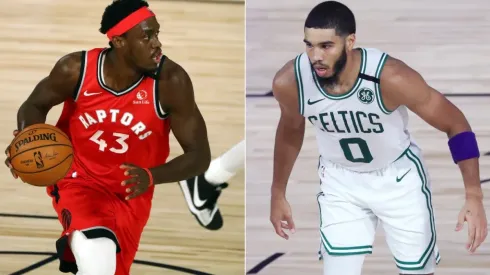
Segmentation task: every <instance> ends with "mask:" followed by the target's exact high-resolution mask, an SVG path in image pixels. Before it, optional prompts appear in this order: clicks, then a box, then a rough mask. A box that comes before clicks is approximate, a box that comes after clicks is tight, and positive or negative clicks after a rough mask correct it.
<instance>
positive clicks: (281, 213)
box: [270, 197, 295, 240]
mask: <svg viewBox="0 0 490 275" xmlns="http://www.w3.org/2000/svg"><path fill="white" fill-rule="evenodd" d="M270 220H271V223H272V225H273V226H274V229H275V230H276V234H277V235H279V236H281V237H282V238H284V239H286V240H288V239H289V236H288V235H287V234H286V232H284V230H283V229H289V230H290V231H291V233H293V234H294V232H295V227H294V222H293V215H292V213H291V207H290V206H289V203H288V201H287V200H286V198H285V197H280V198H276V197H272V198H271V217H270Z"/></svg>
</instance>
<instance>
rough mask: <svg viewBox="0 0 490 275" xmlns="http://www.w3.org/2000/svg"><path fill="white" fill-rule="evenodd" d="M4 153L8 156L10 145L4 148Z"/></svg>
mask: <svg viewBox="0 0 490 275" xmlns="http://www.w3.org/2000/svg"><path fill="white" fill-rule="evenodd" d="M5 155H6V156H7V157H8V158H10V145H9V146H7V148H6V149H5Z"/></svg>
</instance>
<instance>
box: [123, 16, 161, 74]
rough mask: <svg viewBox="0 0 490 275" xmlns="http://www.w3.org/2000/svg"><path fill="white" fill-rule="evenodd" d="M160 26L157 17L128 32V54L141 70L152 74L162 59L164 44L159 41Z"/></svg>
mask: <svg viewBox="0 0 490 275" xmlns="http://www.w3.org/2000/svg"><path fill="white" fill-rule="evenodd" d="M159 32H160V24H158V22H157V20H156V18H155V17H152V18H149V19H147V20H145V21H143V22H141V23H140V24H139V25H138V26H136V27H134V28H133V29H131V30H130V31H128V32H127V35H126V41H127V45H126V49H125V51H126V54H127V55H128V58H129V59H130V60H131V63H133V64H134V65H135V66H136V67H137V68H138V69H139V70H142V71H145V72H152V71H154V70H155V69H157V67H158V63H159V62H160V60H161V58H162V49H161V48H162V43H160V40H158V34H159Z"/></svg>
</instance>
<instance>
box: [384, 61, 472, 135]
mask: <svg viewBox="0 0 490 275" xmlns="http://www.w3.org/2000/svg"><path fill="white" fill-rule="evenodd" d="M381 90H382V91H385V93H384V95H386V96H387V97H388V100H390V101H391V102H396V104H397V105H405V106H407V108H408V109H410V110H411V111H412V112H414V113H415V114H416V115H418V116H419V117H420V118H421V119H423V120H424V121H425V122H427V123H428V124H430V125H431V126H433V127H434V128H436V129H438V130H440V131H443V132H446V133H450V132H452V131H454V130H456V131H457V128H465V127H467V121H466V119H465V117H464V115H463V114H462V112H461V111H460V110H459V109H458V108H457V107H456V106H455V105H454V104H453V103H452V102H450V101H449V100H448V99H447V98H446V97H445V96H444V95H443V94H442V93H440V92H439V91H437V90H436V89H434V88H432V87H431V86H429V85H428V84H427V82H426V81H425V80H424V79H423V77H422V76H421V75H420V74H419V73H418V72H416V71H415V70H413V69H411V68H410V67H408V66H407V65H405V64H404V63H402V62H401V61H399V60H391V61H388V62H387V63H386V66H385V70H384V71H383V74H382V76H381Z"/></svg>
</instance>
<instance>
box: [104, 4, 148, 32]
mask: <svg viewBox="0 0 490 275" xmlns="http://www.w3.org/2000/svg"><path fill="white" fill-rule="evenodd" d="M153 16H155V14H154V13H153V12H152V11H151V10H150V9H148V8H147V7H142V8H140V9H139V10H137V11H135V12H133V13H131V14H130V15H128V16H127V17H126V18H124V19H123V20H121V22H119V23H117V24H116V25H115V26H114V27H112V28H111V29H109V30H108V31H107V37H108V38H109V40H111V39H112V37H114V36H118V35H121V34H123V33H125V32H127V31H129V30H130V29H131V28H132V27H134V26H136V25H137V24H139V23H140V22H141V21H143V20H146V19H148V18H150V17H153Z"/></svg>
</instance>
